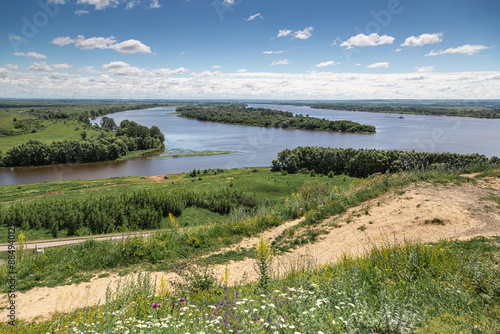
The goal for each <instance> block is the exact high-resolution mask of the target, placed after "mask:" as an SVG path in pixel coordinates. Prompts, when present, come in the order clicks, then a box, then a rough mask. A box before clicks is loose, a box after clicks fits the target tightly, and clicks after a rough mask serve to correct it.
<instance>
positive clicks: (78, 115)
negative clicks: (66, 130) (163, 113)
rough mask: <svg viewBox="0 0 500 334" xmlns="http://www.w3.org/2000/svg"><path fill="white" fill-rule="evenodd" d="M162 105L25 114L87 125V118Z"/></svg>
mask: <svg viewBox="0 0 500 334" xmlns="http://www.w3.org/2000/svg"><path fill="white" fill-rule="evenodd" d="M162 105H164V104H160V103H142V104H134V105H127V104H125V105H112V106H109V107H103V108H99V109H97V110H94V109H92V110H90V111H88V110H85V111H82V112H68V111H62V110H47V109H45V108H46V107H45V106H44V108H43V109H35V108H32V109H31V110H29V111H28V112H26V114H28V115H31V116H36V117H38V118H40V119H45V120H48V119H78V120H79V121H81V122H84V123H88V124H90V122H89V118H96V117H99V116H103V115H107V114H114V113H115V112H120V111H126V110H138V109H148V108H155V107H159V106H162Z"/></svg>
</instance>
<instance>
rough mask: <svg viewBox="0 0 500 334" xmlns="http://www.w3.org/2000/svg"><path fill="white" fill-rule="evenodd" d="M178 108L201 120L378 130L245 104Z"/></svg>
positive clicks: (327, 129)
mask: <svg viewBox="0 0 500 334" xmlns="http://www.w3.org/2000/svg"><path fill="white" fill-rule="evenodd" d="M176 111H177V112H179V113H180V114H181V116H182V117H186V118H191V119H196V120H199V121H209V122H218V123H227V124H238V125H248V126H261V127H269V128H282V129H300V130H319V131H336V132H337V131H340V132H357V133H375V127H374V126H371V125H362V124H359V123H356V122H351V121H330V120H327V119H324V118H323V119H319V118H314V117H309V115H306V116H303V115H294V114H293V113H291V112H288V111H280V110H272V109H264V108H247V107H246V106H244V105H229V106H225V105H224V106H222V105H221V106H211V107H200V106H188V107H178V108H177V110H176Z"/></svg>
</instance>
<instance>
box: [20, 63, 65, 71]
mask: <svg viewBox="0 0 500 334" xmlns="http://www.w3.org/2000/svg"><path fill="white" fill-rule="evenodd" d="M71 67H73V66H71V65H70V64H66V63H64V64H52V65H48V64H47V63H46V62H41V63H33V64H32V65H31V66H30V67H28V70H30V71H36V72H50V71H53V70H66V69H68V68H71Z"/></svg>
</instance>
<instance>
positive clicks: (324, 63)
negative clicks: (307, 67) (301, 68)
mask: <svg viewBox="0 0 500 334" xmlns="http://www.w3.org/2000/svg"><path fill="white" fill-rule="evenodd" d="M333 65H337V63H335V62H334V61H333V60H329V61H324V62H322V63H319V64H318V65H316V67H326V66H333Z"/></svg>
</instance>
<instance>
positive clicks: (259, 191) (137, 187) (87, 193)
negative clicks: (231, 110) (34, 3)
mask: <svg viewBox="0 0 500 334" xmlns="http://www.w3.org/2000/svg"><path fill="white" fill-rule="evenodd" d="M168 177H169V179H168V180H165V179H163V180H162V181H161V182H158V181H155V180H152V179H148V178H145V179H140V178H139V177H121V178H108V179H99V180H90V181H89V180H72V181H55V182H43V183H36V184H23V185H9V186H0V208H2V207H9V206H11V205H15V204H16V203H17V202H16V201H13V200H16V199H23V202H24V203H28V202H30V201H37V200H44V199H54V200H57V201H61V202H62V201H68V200H77V201H85V200H88V199H91V198H98V197H102V196H118V195H123V194H128V193H132V192H140V191H144V190H146V191H153V190H161V191H171V190H193V191H196V192H202V191H217V190H223V189H231V190H234V191H237V192H241V193H243V194H244V195H247V196H248V198H249V199H250V200H253V201H255V203H256V204H257V205H266V206H274V205H280V204H282V203H283V202H284V201H285V199H286V198H287V197H289V196H290V195H291V194H292V192H296V191H297V190H298V189H299V188H300V187H301V186H302V185H303V184H304V182H306V181H318V182H321V183H325V184H327V185H328V186H329V187H331V188H333V187H335V186H337V187H339V188H342V187H349V185H350V183H351V182H353V181H354V180H356V179H354V178H351V177H349V176H344V175H341V176H336V177H334V178H328V177H324V176H317V177H310V176H309V175H308V174H293V175H292V174H289V175H282V174H281V173H272V172H270V169H269V168H268V167H258V168H251V169H233V170H219V172H218V173H217V171H214V170H207V173H204V171H203V170H200V174H198V175H197V176H196V177H190V176H189V174H168ZM172 181H173V182H174V183H172ZM2 202H3V203H2ZM178 218H179V223H180V225H181V226H197V225H200V224H205V223H209V222H215V221H221V220H224V219H227V217H224V216H221V215H218V214H216V213H213V212H210V211H208V210H205V209H202V208H189V210H186V211H184V212H183V213H182V215H180V216H179V217H178ZM200 221H201V223H200ZM163 223H164V227H168V226H169V222H168V219H167V218H164V219H163ZM4 230H5V231H6V227H0V232H4ZM17 232H18V233H20V230H19V229H18V231H17ZM23 233H24V234H25V235H26V236H27V237H28V239H29V240H31V241H34V240H39V239H45V238H51V235H50V231H49V230H47V229H39V230H35V229H30V230H24V231H23ZM58 237H65V233H64V231H63V232H62V233H61V234H60V235H59V236H58Z"/></svg>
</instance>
